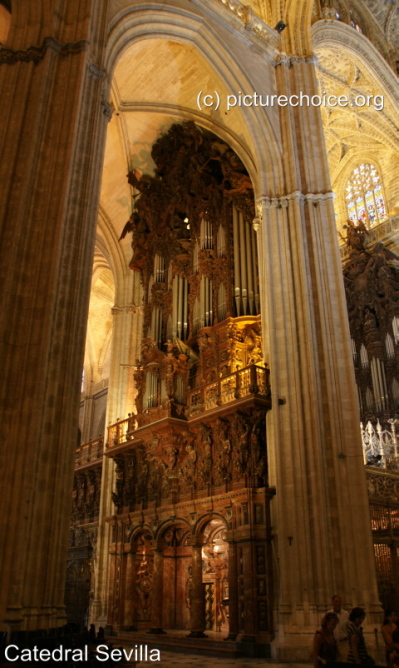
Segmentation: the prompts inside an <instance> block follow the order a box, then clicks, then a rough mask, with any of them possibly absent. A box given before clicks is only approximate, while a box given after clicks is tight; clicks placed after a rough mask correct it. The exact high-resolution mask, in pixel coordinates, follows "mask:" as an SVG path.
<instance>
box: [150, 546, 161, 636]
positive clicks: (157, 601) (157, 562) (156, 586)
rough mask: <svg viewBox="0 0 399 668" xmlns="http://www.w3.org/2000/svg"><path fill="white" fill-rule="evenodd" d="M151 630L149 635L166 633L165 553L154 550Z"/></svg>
mask: <svg viewBox="0 0 399 668" xmlns="http://www.w3.org/2000/svg"><path fill="white" fill-rule="evenodd" d="M151 604H152V607H151V628H150V630H149V631H148V633H165V631H163V630H162V611H163V553H162V550H154V572H153V580H152V592H151Z"/></svg>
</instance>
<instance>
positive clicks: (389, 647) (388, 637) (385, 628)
mask: <svg viewBox="0 0 399 668" xmlns="http://www.w3.org/2000/svg"><path fill="white" fill-rule="evenodd" d="M397 628H398V615H397V612H396V610H394V609H393V608H389V609H388V610H386V611H385V616H384V622H383V625H382V628H381V632H382V637H383V638H384V642H385V647H386V660H387V666H390V665H392V662H391V660H390V654H391V652H393V650H394V643H393V639H392V634H393V632H394V631H396V629H397Z"/></svg>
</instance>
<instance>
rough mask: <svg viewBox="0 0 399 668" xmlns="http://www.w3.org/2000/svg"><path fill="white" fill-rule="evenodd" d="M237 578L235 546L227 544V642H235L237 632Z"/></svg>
mask: <svg viewBox="0 0 399 668" xmlns="http://www.w3.org/2000/svg"><path fill="white" fill-rule="evenodd" d="M237 577H238V573H237V545H236V543H233V542H229V571H228V578H229V635H228V636H227V640H235V639H236V637H237V635H238V631H239V626H238V583H237Z"/></svg>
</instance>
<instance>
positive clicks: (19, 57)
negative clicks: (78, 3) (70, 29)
mask: <svg viewBox="0 0 399 668" xmlns="http://www.w3.org/2000/svg"><path fill="white" fill-rule="evenodd" d="M88 46H89V42H88V41H87V40H85V39H82V40H80V41H79V42H68V44H60V42H57V40H55V39H54V38H53V37H46V38H45V39H44V40H43V44H42V45H41V46H29V47H28V48H27V49H25V50H22V49H21V50H18V51H14V50H13V49H5V48H3V47H0V65H15V64H16V63H39V62H40V61H41V60H43V58H44V56H45V55H46V53H47V50H48V49H51V51H54V52H55V53H58V54H59V55H61V56H67V55H70V54H75V53H81V52H82V51H86V50H87V48H88Z"/></svg>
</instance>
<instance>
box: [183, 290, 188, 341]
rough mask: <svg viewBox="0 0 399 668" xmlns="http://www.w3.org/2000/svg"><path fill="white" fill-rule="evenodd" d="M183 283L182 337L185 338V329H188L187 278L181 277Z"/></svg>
mask: <svg viewBox="0 0 399 668" xmlns="http://www.w3.org/2000/svg"><path fill="white" fill-rule="evenodd" d="M183 285H184V297H183V339H186V338H187V330H188V317H187V315H188V313H187V311H188V283H187V279H186V278H185V279H183Z"/></svg>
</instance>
